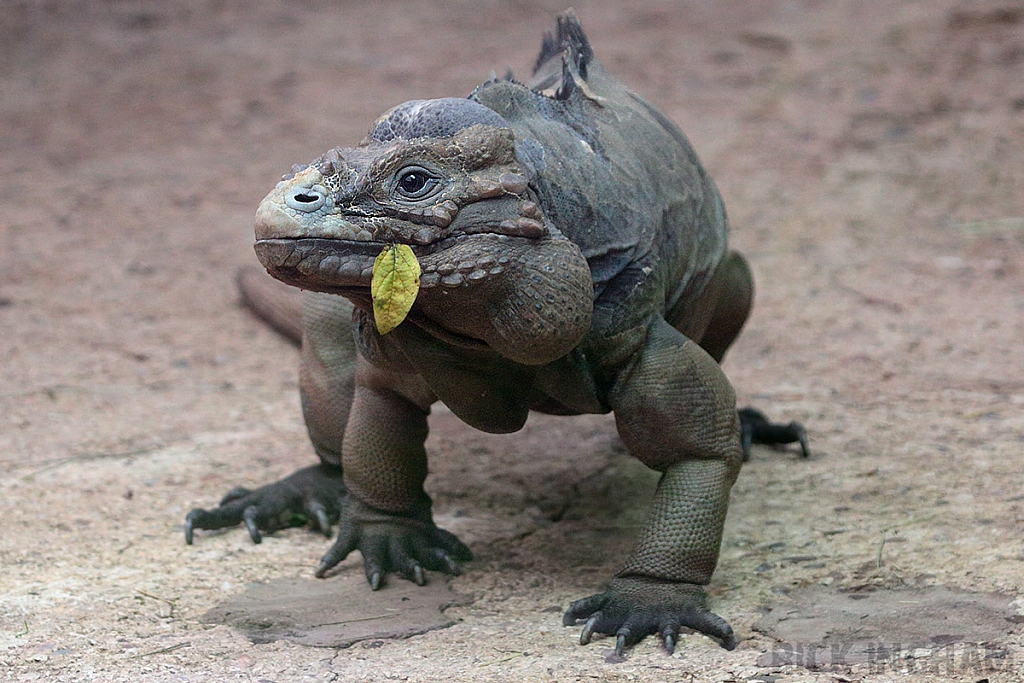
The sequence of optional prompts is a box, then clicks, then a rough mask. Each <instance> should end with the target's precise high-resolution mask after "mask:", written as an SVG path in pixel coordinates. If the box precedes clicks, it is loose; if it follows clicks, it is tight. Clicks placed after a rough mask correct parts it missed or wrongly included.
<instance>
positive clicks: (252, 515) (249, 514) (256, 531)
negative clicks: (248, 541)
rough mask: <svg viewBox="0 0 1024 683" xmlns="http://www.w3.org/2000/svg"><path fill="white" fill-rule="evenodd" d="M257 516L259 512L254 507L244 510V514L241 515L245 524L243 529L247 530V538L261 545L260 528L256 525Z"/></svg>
mask: <svg viewBox="0 0 1024 683" xmlns="http://www.w3.org/2000/svg"><path fill="white" fill-rule="evenodd" d="M258 514H259V510H257V509H256V506H255V505H250V506H249V507H247V508H245V512H243V513H242V521H244V522H245V528H246V529H248V530H249V537H250V538H252V542H253V543H262V542H263V536H262V535H261V534H260V527H259V525H258V524H257V523H256V516H257V515H258Z"/></svg>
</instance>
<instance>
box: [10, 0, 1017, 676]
mask: <svg viewBox="0 0 1024 683" xmlns="http://www.w3.org/2000/svg"><path fill="white" fill-rule="evenodd" d="M632 5H635V7H633V8H632V9H627V8H626V7H625V3H623V4H622V5H620V4H619V3H614V2H607V1H594V2H589V1H585V0H581V1H579V2H577V3H576V7H577V10H578V12H579V14H580V16H581V18H582V19H583V22H584V25H585V26H586V28H587V30H588V32H589V34H590V37H591V40H592V42H593V44H594V46H595V50H596V52H597V54H598V56H599V58H601V59H602V60H603V61H604V62H605V63H606V65H607V66H609V67H610V68H611V69H612V70H613V71H615V72H616V73H617V74H618V75H619V76H620V77H621V78H622V79H623V80H625V81H626V82H627V83H629V84H630V85H631V86H632V87H633V88H634V89H635V90H637V91H638V92H639V93H641V94H642V95H644V96H645V97H647V98H648V99H650V100H651V101H653V102H654V103H656V104H657V105H658V106H659V107H661V108H662V109H663V110H664V111H666V112H667V113H668V114H669V115H670V116H672V117H673V118H674V119H675V120H676V121H677V122H678V123H679V124H680V125H681V127H682V128H683V130H684V131H686V132H687V134H688V135H689V136H690V137H691V139H692V141H693V143H694V145H695V146H696V148H697V149H698V151H699V152H700V154H701V155H702V158H703V160H704V162H705V165H706V166H707V167H708V169H709V170H710V172H711V173H712V175H713V176H714V177H715V178H716V179H717V181H718V183H719V185H720V187H721V189H722V192H723V194H724V197H725V200H726V204H727V206H728V209H729V211H730V216H731V219H732V223H733V226H734V231H733V243H734V245H735V246H736V247H737V248H739V249H741V250H742V251H743V252H744V253H745V254H746V255H747V256H748V258H749V259H750V260H751V262H752V265H753V268H754V271H755V275H756V277H757V281H758V299H757V303H756V310H755V313H754V315H753V318H752V319H751V321H750V323H749V325H748V327H747V329H746V331H745V333H744V334H743V335H742V337H741V339H740V340H739V342H738V343H737V345H736V346H735V347H734V349H733V350H732V352H731V353H730V355H729V357H728V358H727V359H726V363H725V367H726V370H727V372H728V373H729V375H730V377H731V378H732V380H733V381H734V384H735V386H736V388H737V391H738V394H739V396H740V399H741V403H748V402H752V403H755V404H757V405H759V406H760V407H762V408H764V409H766V410H768V411H769V412H770V414H772V415H773V416H775V417H777V418H780V419H786V420H788V419H798V420H801V421H803V422H804V423H805V424H806V425H807V427H808V429H809V430H810V433H811V435H812V437H811V438H812V447H813V450H814V457H813V458H812V459H811V460H810V461H801V460H799V459H798V458H797V457H796V456H795V455H794V454H793V453H792V452H782V453H780V452H774V451H771V450H766V449H761V450H758V451H757V452H756V453H755V455H754V458H753V460H752V461H751V462H750V463H749V464H748V465H747V466H746V467H745V469H744V471H743V473H742V474H741V476H740V480H739V482H738V484H737V485H736V487H735V489H734V491H733V499H732V506H731V509H730V514H729V519H728V523H727V529H726V538H725V541H724V545H723V552H722V557H721V561H720V564H719V568H718V571H717V573H716V574H715V578H714V581H713V583H712V585H711V587H710V592H711V594H712V596H713V603H714V608H715V609H716V611H718V612H719V613H720V614H722V615H723V616H725V617H726V618H728V619H729V620H730V621H731V623H732V624H733V626H734V628H736V629H737V631H738V632H739V634H740V637H741V638H742V642H741V644H740V647H739V648H738V649H737V650H736V651H734V652H726V651H724V650H721V649H720V648H718V647H717V646H716V645H715V644H714V643H713V642H711V641H709V640H708V639H706V638H703V637H700V636H690V637H687V638H684V639H683V640H682V643H681V645H680V647H679V648H678V650H677V653H676V655H675V656H674V657H671V658H669V657H666V656H665V654H664V652H663V650H661V649H660V647H659V645H658V644H657V642H656V641H654V640H653V639H648V640H646V641H644V642H643V643H642V644H641V645H640V646H638V647H637V648H635V649H634V650H633V651H632V652H631V653H630V654H629V656H628V658H627V661H626V662H624V663H619V664H613V663H608V662H606V661H605V660H606V657H607V655H608V653H609V651H610V648H611V641H609V640H607V639H602V640H598V641H595V642H594V643H593V644H591V645H590V646H588V647H579V646H577V645H576V644H575V640H576V638H577V637H578V629H568V628H563V627H562V626H561V614H560V612H561V610H562V609H564V607H565V606H566V605H567V604H568V602H569V601H570V600H572V599H575V598H577V597H581V596H582V595H587V594H589V593H591V592H593V591H594V590H595V589H596V588H597V587H598V586H599V584H600V582H601V581H602V580H603V579H605V578H607V577H608V576H609V575H610V574H611V573H612V572H614V571H615V569H616V568H617V565H618V563H619V562H620V561H621V560H622V558H623V557H624V556H625V553H626V552H628V549H629V546H630V539H631V538H632V536H633V534H634V533H635V531H636V528H637V526H638V525H639V524H640V523H641V521H642V518H643V509H642V506H638V505H637V501H638V500H640V499H643V497H644V495H646V494H644V493H643V491H645V490H646V489H647V488H649V486H650V481H651V479H650V476H649V475H647V474H646V473H644V472H642V471H641V470H642V468H639V469H638V468H637V466H636V465H635V464H634V463H632V462H631V461H630V460H629V458H628V457H627V456H626V455H625V454H624V453H623V452H622V447H621V445H620V444H619V442H618V440H617V437H616V436H615V434H614V428H613V423H612V422H611V421H610V419H608V418H607V417H585V418H579V419H567V418H564V419H555V420H552V419H532V418H531V422H530V423H529V424H528V425H527V428H526V430H525V432H524V433H522V434H518V435H513V436H506V437H492V436H485V435H481V434H477V433H474V432H472V431H471V430H469V429H468V428H465V427H463V426H460V425H459V423H458V422H457V420H455V419H454V418H453V417H452V416H451V415H450V414H448V413H446V412H445V411H437V414H436V415H435V416H434V417H433V418H432V419H433V422H432V426H433V430H434V431H433V434H432V436H431V439H430V442H429V444H428V445H429V449H430V452H431V467H432V472H433V474H432V477H431V479H430V482H429V487H430V492H431V493H432V495H434V496H435V498H436V500H437V504H436V509H437V512H438V517H439V520H440V522H441V523H442V525H444V526H447V527H449V528H451V529H452V530H454V531H456V532H458V533H459V534H460V535H461V536H462V537H463V538H464V540H466V541H467V542H468V543H469V544H470V546H471V547H473V549H474V551H475V553H476V555H477V558H478V559H477V561H475V562H474V563H472V564H471V565H470V567H469V569H470V571H469V572H467V573H466V574H465V575H464V576H462V577H459V578H458V579H455V580H454V581H453V582H452V588H453V589H454V590H455V591H457V592H459V593H461V594H465V595H469V596H471V597H472V598H474V602H473V603H472V604H470V605H466V606H461V607H457V608H453V609H452V610H450V611H449V613H450V614H451V615H453V616H454V617H456V618H457V619H458V623H457V624H456V625H455V626H453V627H451V628H448V629H445V630H440V631H433V632H431V633H428V634H426V635H422V636H416V637H413V638H410V639H407V640H400V641H390V640H389V641H371V642H368V643H364V644H362V645H356V646H354V647H351V648H348V649H340V650H335V649H323V648H309V647H303V646H300V645H295V644H291V643H289V642H286V641H279V642H275V643H269V644H261V645H256V644H253V643H251V642H250V641H249V640H248V639H247V638H245V637H244V636H243V635H241V634H239V633H238V632H236V631H234V630H232V629H230V628H229V627H226V626H217V625H209V624H205V623H202V622H201V621H200V619H201V617H202V615H203V614H204V613H205V612H206V611H207V610H209V609H211V608H212V607H214V606H215V605H217V604H218V603H221V602H223V601H224V600H225V599H227V598H229V597H231V596H234V595H237V594H239V593H240V592H242V590H243V589H244V587H245V585H246V584H247V583H251V582H257V581H268V580H274V579H290V578H296V577H299V578H310V577H311V573H312V568H313V567H314V566H315V564H316V561H317V560H318V558H319V557H320V555H321V554H322V552H323V551H324V549H325V547H326V545H325V542H324V540H323V539H322V538H321V537H317V536H316V535H314V534H311V533H308V532H306V531H304V530H301V529H294V530H290V531H287V532H282V533H279V534H276V535H274V536H272V537H269V538H267V539H266V540H265V541H264V543H263V544H262V545H260V546H254V545H253V544H252V543H251V542H250V541H249V540H248V538H247V535H246V534H245V533H244V531H243V530H242V529H233V530H230V531H228V532H225V533H221V534H207V535H204V536H202V537H201V538H199V539H197V542H196V544H195V545H194V546H192V547H186V546H185V545H184V543H183V541H182V533H181V522H182V518H183V516H184V514H185V512H187V511H188V510H189V509H191V508H192V507H195V506H197V505H204V506H208V505H210V504H212V503H213V502H215V501H216V500H217V499H218V498H219V497H220V495H221V494H222V493H223V492H224V491H226V490H227V489H229V488H231V487H233V486H235V485H237V484H239V483H244V484H248V485H254V484H260V483H264V482H267V481H270V480H273V479H276V478H278V477H280V476H283V475H285V474H287V473H289V472H291V471H292V470H293V469H295V468H297V467H299V466H301V465H304V464H307V463H310V462H312V458H313V454H312V451H311V448H310V447H309V445H308V443H307V440H306V437H305V434H304V429H303V426H302V423H301V418H300V415H299V410H298V400H297V391H296V389H297V372H296V366H297V357H296V354H295V352H294V350H293V349H292V348H291V347H290V346H289V345H288V344H287V343H286V342H284V341H282V340H281V339H280V338H279V337H277V336H275V334H274V333H272V332H271V331H269V330H267V329H265V328H264V327H262V326H261V325H260V324H259V323H258V322H257V321H256V320H255V319H254V318H253V317H252V316H251V315H250V314H249V313H248V312H247V311H246V310H244V309H242V308H241V307H240V306H239V305H238V303H237V296H236V293H235V290H234V286H233V283H232V277H233V273H234V272H235V270H236V269H237V268H238V267H239V266H241V265H243V264H247V263H252V262H253V261H254V256H253V253H252V249H251V246H250V242H251V223H252V214H253V211H254V209H255V206H256V204H257V202H258V201H259V199H260V198H262V196H263V195H264V194H265V193H266V192H267V191H268V189H269V188H270V187H272V186H273V184H274V183H275V182H276V180H277V179H278V177H279V176H280V174H281V173H283V172H285V171H286V170H287V169H288V168H289V167H290V166H291V164H293V163H295V162H299V161H308V160H310V159H312V158H314V157H315V156H317V155H319V154H320V153H321V152H322V151H324V150H326V149H328V148H329V147H332V146H335V145H338V144H343V143H344V144H352V143H354V142H356V141H358V140H359V139H360V138H361V136H362V135H363V133H364V132H365V129H366V128H367V126H368V125H369V123H370V122H371V121H372V120H373V119H374V118H375V117H376V116H377V115H378V114H379V113H380V112H382V111H384V110H385V109H387V108H389V107H390V106H393V105H394V104H397V103H399V102H401V101H404V100H407V99H413V98H424V97H436V96H446V95H463V94H466V93H468V92H469V91H470V90H471V89H472V88H473V87H474V86H475V85H476V84H477V83H479V82H480V81H481V80H483V79H484V78H486V77H487V76H488V75H489V73H490V72H491V71H492V70H496V71H498V72H503V71H504V69H505V68H506V66H509V65H511V66H512V67H513V68H515V69H516V70H517V71H519V72H525V71H526V69H527V68H528V67H529V65H531V64H532V60H533V58H534V56H535V54H536V51H537V48H538V45H539V40H540V35H541V33H542V31H543V30H544V29H546V28H548V27H549V26H550V25H551V24H552V21H553V16H554V14H555V12H556V11H558V10H559V9H562V5H560V4H557V3H554V2H550V1H548V0H537V1H536V2H527V1H525V0H523V1H519V2H497V1H495V0H490V1H487V0H485V1H481V2H470V1H469V0H465V1H461V2H460V1H456V0H452V1H438V2H426V1H424V2H418V3H397V2H396V3H391V4H383V3H381V4H377V3H370V2H357V1H354V0H353V1H351V2H345V3H326V2H323V3H321V2H314V1H312V0H309V1H305V2H295V1H292V2H285V1H280V2H263V3H258V4H257V3H244V2H235V1H232V0H227V1H219V2H217V1H211V2H198V1H196V2H186V1H184V0H177V1H170V0H168V1H164V2H157V1H153V2H131V1H122V2H114V1H109V2H99V1H98V0H97V1H93V2H85V1H82V2H75V1H71V2H60V3H58V2H44V1H42V0H38V1H31V0H29V1H26V2H11V1H10V0H8V1H7V2H2V3H0V174H2V175H0V178H2V183H0V206H2V207H3V211H2V212H0V333H2V334H0V491H2V493H0V506H2V507H0V514H2V519H3V526H2V531H0V560H2V566H3V569H2V572H0V679H2V680H11V681H23V680H24V681H27V680H47V681H92V680H95V681H212V680H243V681H259V682H261V683H266V682H268V681H274V682H280V683H283V682H285V681H333V680H338V681H358V680H368V681H382V680H400V681H405V680H408V681H436V680H445V681H524V680H551V681H591V680H601V681H642V680H651V681H654V680H677V681H705V680H706V681H748V680H749V681H756V680H763V681H821V682H824V681H860V680H863V681H871V682H874V681H888V680H897V679H898V680H907V681H925V680H937V679H943V680H946V679H948V680H963V681H980V680H982V679H988V680H991V681H1003V680H1007V681H1008V680H1015V674H1014V671H1019V670H1022V669H1024V639H1022V637H1021V635H1019V634H1017V635H1012V634H1011V635H1007V636H1006V638H1004V639H1003V641H1002V646H1004V647H1005V648H1006V653H1007V654H1006V656H1005V657H1004V658H1003V659H1001V660H999V661H996V662H988V661H980V660H976V659H975V660H972V659H970V658H967V659H964V660H962V661H961V660H957V661H956V662H955V665H953V666H951V667H950V668H949V669H948V670H942V671H938V672H937V671H932V672H931V673H929V672H928V671H927V670H926V667H925V664H923V663H922V661H925V662H926V661H927V660H914V659H910V660H901V661H900V662H899V663H897V662H891V663H890V664H889V665H887V666H884V667H876V668H874V669H872V668H870V667H866V666H864V665H857V664H851V665H849V666H846V667H840V668H838V669H836V670H834V671H811V670H808V669H806V668H803V667H800V666H794V665H789V666H771V665H770V663H769V665H766V664H765V663H764V661H765V660H764V659H763V655H764V654H765V653H767V652H770V651H772V649H773V648H774V647H776V643H774V642H773V641H772V640H771V639H770V638H768V637H766V636H765V635H764V634H762V633H759V632H758V631H755V630H754V629H753V628H752V626H753V625H754V624H755V623H756V622H757V620H758V619H759V618H760V617H761V615H762V613H763V611H764V610H766V609H767V608H768V607H771V606H773V605H779V604H784V603H785V601H786V600H787V599H788V597H787V594H788V593H790V592H791V591H793V590H796V589H799V588H801V587H803V586H810V585H826V586H832V587H835V588H845V589H850V588H857V587H864V586H875V585H878V586H887V587H898V586H903V585H913V586H929V585H944V586H949V587H952V588H959V589H962V590H969V591H996V590H998V591H1002V592H1004V593H1006V594H1008V595H1009V596H1011V597H1014V596H1016V595H1017V594H1018V592H1019V591H1020V590H1021V581H1022V579H1021V576H1022V573H1024V571H1022V570H1024V544H1022V540H1021V529H1022V521H1024V509H1022V506H1024V482H1022V480H1021V466H1022V463H1024V455H1022V450H1024V410H1022V408H1024V344H1022V343H1021V340H1022V339H1024V272H1022V265H1021V264H1022V263H1024V261H1022V256H1024V7H1022V6H1021V4H1020V3H1019V2H1016V1H1014V0H996V1H994V2H988V1H986V2H961V1H958V0H918V1H912V0H907V1H905V2H898V3H893V2H887V1H884V0H874V1H864V0H849V1H844V0H834V1H826V0H802V1H801V0H765V1H763V2H757V3H753V2H744V1H741V0H703V1H698V0H692V1H689V2H674V3H673V2H643V3H632ZM801 558H802V559H801ZM808 558H810V559H808ZM346 566H347V567H348V569H347V571H350V572H359V571H360V570H359V568H358V562H357V561H355V560H351V559H350V560H349V561H348V563H347V565H346ZM759 657H760V658H761V659H759ZM759 662H760V663H759ZM901 667H902V668H901ZM901 671H903V673H901ZM906 671H909V673H905V672H906Z"/></svg>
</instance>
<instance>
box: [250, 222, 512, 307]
mask: <svg viewBox="0 0 1024 683" xmlns="http://www.w3.org/2000/svg"><path fill="white" fill-rule="evenodd" d="M488 238H490V239H488ZM513 239H515V240H517V241H522V242H529V241H532V240H528V239H526V238H513V237H509V236H506V235H494V234H491V235H486V236H485V235H482V234H476V235H461V236H457V237H449V238H446V239H443V240H440V241H438V242H435V243H433V244H430V245H425V246H416V247H414V252H415V253H416V257H417V259H419V261H420V267H421V268H422V275H421V276H420V288H421V289H432V288H435V287H444V288H451V287H460V286H463V285H473V284H478V283H480V282H483V281H484V280H487V279H490V278H492V277H496V276H498V275H501V274H502V272H503V271H504V270H505V266H506V265H507V264H508V263H509V261H510V258H511V257H510V256H509V255H508V254H505V253H498V254H492V253H490V252H491V249H490V248H489V247H490V245H492V244H493V245H494V246H498V245H501V246H506V245H505V243H506V242H510V241H512V240H513ZM473 243H475V244H473ZM384 246H385V244H384V243H382V242H376V241H359V240H343V239H331V238H316V237H305V238H276V239H275V238H271V239H261V240H258V241H257V242H256V245H255V249H256V255H257V257H258V258H259V260H260V263H262V264H263V266H264V267H265V268H266V269H267V271H268V272H269V273H270V274H271V275H273V276H274V277H275V278H277V279H279V280H281V281H283V282H286V283H288V284H290V285H295V286H297V287H301V288H303V289H310V290H315V291H322V292H328V293H332V294H343V295H344V294H353V293H356V292H355V291H354V290H365V289H368V288H369V286H370V281H371V279H372V277H373V264H374V260H375V259H376V257H377V255H378V254H379V253H380V252H381V250H382V249H383V248H384ZM482 246H487V247H488V248H485V249H481V248H480V247H482ZM474 247H475V248H474ZM499 248H500V247H499ZM506 248H507V247H506ZM509 251H512V250H509Z"/></svg>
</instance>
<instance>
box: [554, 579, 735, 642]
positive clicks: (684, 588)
mask: <svg viewBox="0 0 1024 683" xmlns="http://www.w3.org/2000/svg"><path fill="white" fill-rule="evenodd" d="M704 602H705V597H704V591H703V589H702V588H701V587H700V586H696V585H693V584H688V583H672V582H667V581H659V580H657V579H649V578H644V577H621V578H616V579H613V580H612V581H611V583H610V584H609V586H608V590H606V591H605V592H604V593H598V594H597V595H591V596H590V597H588V598H583V599H582V600H577V601H576V602H574V603H572V604H571V605H569V609H568V610H567V611H566V613H565V616H564V617H563V618H562V623H563V624H564V625H565V626H573V625H575V624H577V623H579V621H580V620H583V619H585V620H586V622H585V623H584V624H583V631H582V633H580V644H581V645H586V644H587V643H589V642H590V639H591V637H592V636H593V635H594V634H595V633H601V634H605V635H614V636H615V637H616V641H615V654H616V655H618V656H620V657H621V656H622V653H623V651H624V650H625V649H626V648H628V647H632V646H634V645H636V644H637V643H639V642H640V641H641V640H643V638H644V637H646V636H649V635H652V634H658V636H659V637H660V638H661V640H662V642H663V643H664V644H665V650H666V651H667V652H668V653H669V654H672V653H673V652H674V651H675V648H676V643H677V642H678V641H679V629H681V628H684V627H685V628H690V629H693V630H694V631H699V632H700V633H703V634H705V635H708V636H711V637H713V638H717V639H718V640H719V641H720V642H721V644H722V647H724V648H725V649H726V650H732V649H733V648H735V647H736V637H735V636H734V635H733V632H732V627H731V626H729V624H728V623H726V621H725V620H724V619H722V617H720V616H718V615H717V614H715V613H714V612H712V611H711V610H709V609H708V608H707V607H705V606H704Z"/></svg>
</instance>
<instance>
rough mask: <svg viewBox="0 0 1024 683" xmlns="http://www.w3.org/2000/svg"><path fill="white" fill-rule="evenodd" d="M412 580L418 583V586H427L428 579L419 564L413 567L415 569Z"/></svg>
mask: <svg viewBox="0 0 1024 683" xmlns="http://www.w3.org/2000/svg"><path fill="white" fill-rule="evenodd" d="M412 580H413V581H414V582H415V583H416V585H417V586H426V585H427V577H426V575H425V574H424V573H423V567H422V566H420V565H418V564H416V565H413V568H412Z"/></svg>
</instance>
